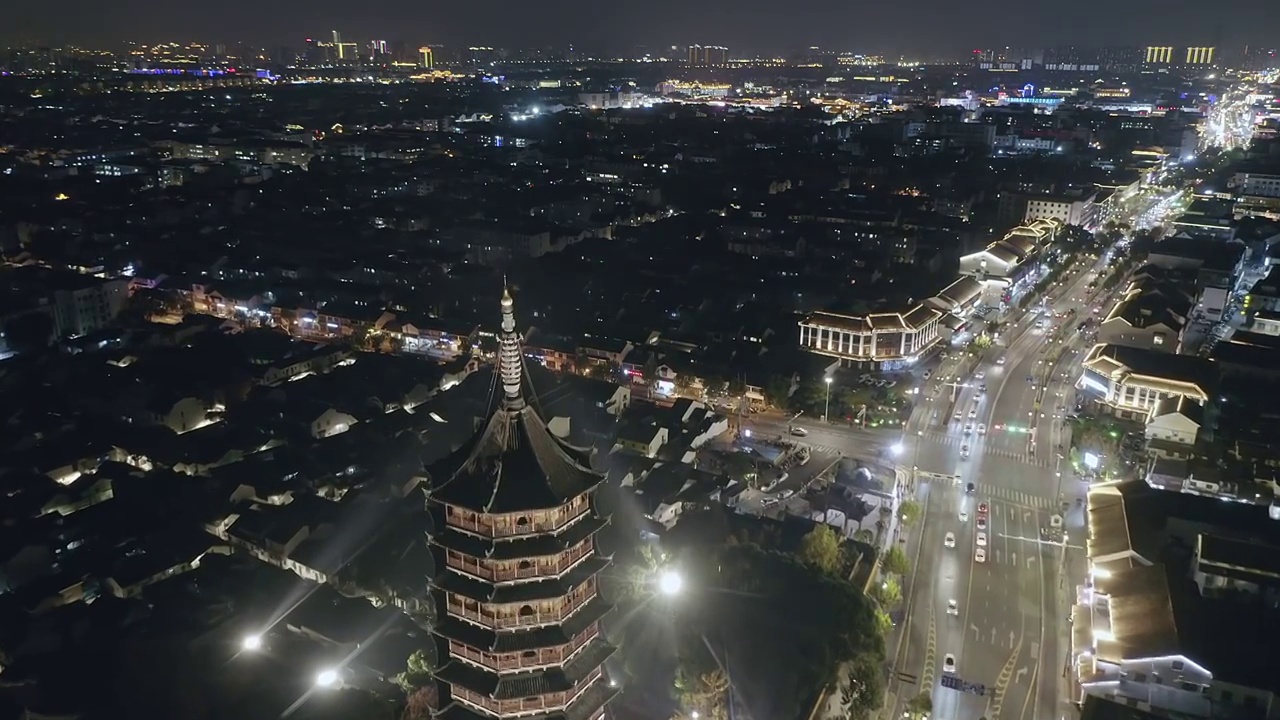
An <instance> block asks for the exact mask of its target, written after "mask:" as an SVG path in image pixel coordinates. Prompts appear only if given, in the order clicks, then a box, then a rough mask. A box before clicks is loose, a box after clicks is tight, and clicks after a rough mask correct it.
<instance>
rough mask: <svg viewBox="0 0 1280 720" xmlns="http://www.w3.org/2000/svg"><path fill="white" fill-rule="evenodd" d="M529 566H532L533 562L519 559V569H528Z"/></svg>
mask: <svg viewBox="0 0 1280 720" xmlns="http://www.w3.org/2000/svg"><path fill="white" fill-rule="evenodd" d="M531 567H533V563H531V562H529V561H528V560H521V561H520V569H521V570H528V569H529V568H531Z"/></svg>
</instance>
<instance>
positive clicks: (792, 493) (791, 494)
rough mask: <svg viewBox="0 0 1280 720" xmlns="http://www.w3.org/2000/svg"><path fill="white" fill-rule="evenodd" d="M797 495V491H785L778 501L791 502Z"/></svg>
mask: <svg viewBox="0 0 1280 720" xmlns="http://www.w3.org/2000/svg"><path fill="white" fill-rule="evenodd" d="M795 494H796V491H795V490H783V491H782V494H781V495H779V496H778V499H779V500H789V499H791V498H792V497H795Z"/></svg>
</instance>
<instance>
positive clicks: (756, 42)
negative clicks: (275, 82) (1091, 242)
mask: <svg viewBox="0 0 1280 720" xmlns="http://www.w3.org/2000/svg"><path fill="white" fill-rule="evenodd" d="M4 5H5V6H6V13H5V18H4V22H3V23H0V39H2V40H5V41H23V42H29V41H37V42H41V43H47V44H53V45H61V44H81V45H89V46H104V45H106V44H108V43H114V42H118V41H122V40H136V41H142V42H158V41H168V40H173V41H183V42H185V41H202V42H209V43H215V42H222V43H235V42H240V41H244V42H251V43H255V44H262V45H268V46H279V45H293V46H298V45H301V44H302V40H303V38H305V37H308V36H327V35H328V32H329V31H330V30H339V31H341V32H342V34H343V36H344V39H347V40H353V41H367V40H372V39H385V40H388V41H395V40H406V41H409V42H412V43H420V42H430V43H440V44H444V45H449V46H459V45H462V46H465V45H477V44H485V45H495V46H500V47H511V48H528V47H563V46H566V45H568V44H570V43H572V44H573V45H574V46H575V48H577V49H579V50H582V51H584V52H597V51H604V50H614V51H619V52H632V51H633V50H634V48H635V47H636V46H637V45H644V46H647V47H649V48H653V50H654V51H655V52H656V51H658V50H659V49H660V48H663V47H669V46H671V45H673V44H676V45H685V44H689V43H702V44H719V45H727V46H729V47H730V48H731V49H732V50H733V51H734V52H733V54H735V55H740V54H741V55H745V54H746V53H748V52H758V53H772V52H784V51H788V50H794V49H797V48H803V47H807V46H810V45H817V46H820V47H822V48H824V49H832V50H841V51H844V50H851V51H857V52H883V53H890V54H894V55H896V54H897V53H908V54H912V55H921V56H924V57H925V58H926V59H928V58H933V57H939V56H944V55H951V54H954V53H955V52H958V51H962V50H964V49H966V48H967V49H972V48H977V47H990V46H1005V45H1008V46H1014V47H1045V46H1049V45H1056V44H1067V43H1073V44H1079V45H1106V44H1133V45H1146V44H1158V45H1214V44H1216V45H1218V46H1219V47H1220V48H1222V49H1224V50H1236V49H1238V47H1239V46H1242V45H1244V44H1246V43H1249V44H1266V43H1268V42H1269V43H1272V44H1280V0H1211V1H1210V0H1196V1H1193V2H1169V0H1059V1H1054V2H1049V1H1046V0H1031V1H1024V2H1008V1H1007V0H1006V1H1004V2H1001V1H998V0H891V1H889V2H863V1H861V0H645V1H644V2H640V1H637V0H630V1H628V0H623V1H622V2H599V1H598V0H538V1H535V2H528V1H527V0H483V1H481V2H477V1H475V0H463V1H461V2H457V1H455V2H440V1H439V0H372V1H371V2H351V0H221V1H219V2H199V3H193V2H182V1H181V0H128V1H127V2H114V3H104V2H102V0H52V1H44V2H36V1H35V0H8V2H5V3H4Z"/></svg>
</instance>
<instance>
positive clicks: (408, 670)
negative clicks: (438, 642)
mask: <svg viewBox="0 0 1280 720" xmlns="http://www.w3.org/2000/svg"><path fill="white" fill-rule="evenodd" d="M396 684H397V685H399V686H400V687H401V689H403V690H404V691H405V692H406V693H412V692H414V691H416V690H421V689H423V688H426V687H430V688H434V687H435V686H436V683H435V674H434V673H433V672H432V668H431V658H430V657H429V656H428V655H427V653H426V652H424V651H422V650H414V651H413V654H412V655H410V656H409V659H408V660H407V661H406V662H405V669H404V672H402V673H400V674H399V675H397V676H396Z"/></svg>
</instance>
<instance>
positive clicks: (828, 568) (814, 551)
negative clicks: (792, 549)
mask: <svg viewBox="0 0 1280 720" xmlns="http://www.w3.org/2000/svg"><path fill="white" fill-rule="evenodd" d="M796 556H797V557H798V558H799V559H800V562H802V563H804V564H806V565H811V566H813V567H815V568H817V569H818V570H821V571H822V572H824V573H826V574H828V575H836V574H838V573H839V572H840V569H841V565H842V563H841V551H840V536H839V535H837V534H836V531H835V530H834V529H832V527H831V526H830V525H827V524H825V523H824V524H822V525H815V526H814V528H813V529H812V530H810V531H809V533H808V534H807V535H805V536H804V539H803V540H801V541H800V550H799V552H798V553H797V555H796Z"/></svg>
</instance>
